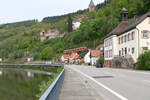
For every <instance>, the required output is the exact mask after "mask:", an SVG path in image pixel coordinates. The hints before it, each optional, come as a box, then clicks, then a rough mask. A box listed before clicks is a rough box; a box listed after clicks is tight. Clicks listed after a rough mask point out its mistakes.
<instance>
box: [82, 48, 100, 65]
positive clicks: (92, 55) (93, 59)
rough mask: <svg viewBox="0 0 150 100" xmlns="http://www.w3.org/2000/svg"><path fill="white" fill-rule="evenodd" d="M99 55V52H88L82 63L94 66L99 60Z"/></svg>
mask: <svg viewBox="0 0 150 100" xmlns="http://www.w3.org/2000/svg"><path fill="white" fill-rule="evenodd" d="M100 55H101V51H100V50H89V52H88V53H87V54H86V55H85V56H84V63H85V64H91V65H92V66H94V65H96V63H97V61H98V59H99V58H100Z"/></svg>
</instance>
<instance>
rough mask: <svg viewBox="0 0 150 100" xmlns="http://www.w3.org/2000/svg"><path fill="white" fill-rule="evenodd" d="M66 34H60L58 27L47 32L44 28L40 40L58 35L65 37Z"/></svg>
mask: <svg viewBox="0 0 150 100" xmlns="http://www.w3.org/2000/svg"><path fill="white" fill-rule="evenodd" d="M64 35H65V34H60V32H59V31H58V30H57V29H49V30H48V31H47V32H46V31H45V30H44V29H43V30H41V32H40V40H41V42H43V41H44V40H46V39H47V38H48V39H52V38H56V37H63V36H64Z"/></svg>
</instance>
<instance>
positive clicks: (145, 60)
mask: <svg viewBox="0 0 150 100" xmlns="http://www.w3.org/2000/svg"><path fill="white" fill-rule="evenodd" d="M136 68H137V69H140V70H150V51H147V52H145V53H143V54H141V55H140V56H139V58H138V63H137V67H136Z"/></svg>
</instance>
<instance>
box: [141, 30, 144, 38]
mask: <svg viewBox="0 0 150 100" xmlns="http://www.w3.org/2000/svg"><path fill="white" fill-rule="evenodd" d="M141 38H142V39H143V38H144V32H143V31H142V32H141Z"/></svg>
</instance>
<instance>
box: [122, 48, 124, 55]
mask: <svg viewBox="0 0 150 100" xmlns="http://www.w3.org/2000/svg"><path fill="white" fill-rule="evenodd" d="M123 52H124V51H123V48H122V56H123Z"/></svg>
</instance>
